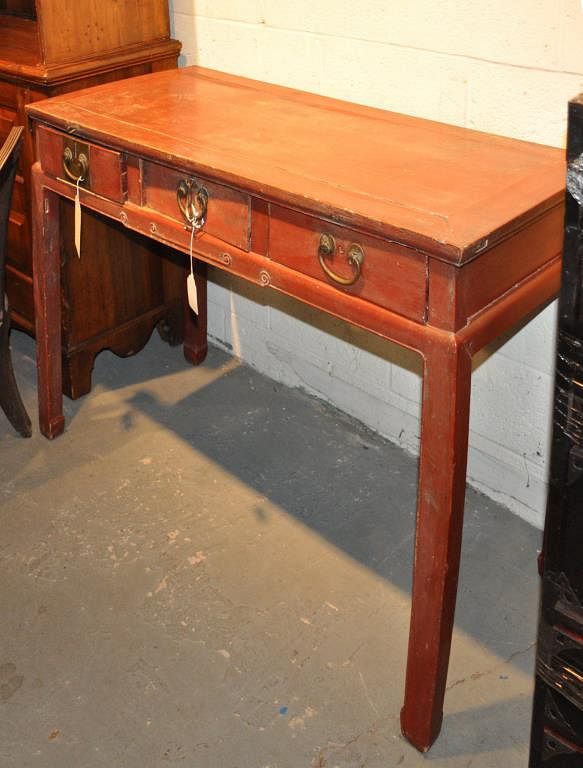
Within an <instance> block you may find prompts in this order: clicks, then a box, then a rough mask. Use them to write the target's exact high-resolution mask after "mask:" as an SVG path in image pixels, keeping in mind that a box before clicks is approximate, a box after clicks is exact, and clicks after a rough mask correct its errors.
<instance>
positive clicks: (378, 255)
mask: <svg viewBox="0 0 583 768" xmlns="http://www.w3.org/2000/svg"><path fill="white" fill-rule="evenodd" d="M322 235H325V236H331V238H330V239H328V241H327V242H328V243H331V244H332V253H331V254H330V255H329V256H324V255H323V254H322V253H321V251H320V244H321V241H322V240H321V239H322ZM353 246H357V248H356V250H355V253H356V254H359V253H360V255H361V256H362V264H361V266H360V267H358V265H357V264H356V263H353V264H352V265H351V264H350V263H349V261H348V257H349V253H350V252H351V249H352V247H353ZM269 257H270V258H271V259H272V260H273V261H277V262H278V263H280V264H285V265H286V266H288V267H291V268H292V269H295V270H297V271H298V272H301V273H302V274H305V275H309V276H310V277H315V278H317V279H318V280H322V281H323V282H327V283H329V284H331V285H335V286H336V287H337V288H338V290H339V291H343V292H346V293H350V294H353V295H355V296H360V297H361V298H363V299H365V300H366V301H370V302H372V303H373V304H378V305H379V306H381V307H385V308H386V309H390V310H393V311H394V312H398V313H399V314H401V315H404V316H405V317H409V318H411V319H413V320H417V321H424V320H425V317H426V304H427V258H426V257H425V256H424V255H423V254H421V253H419V252H417V251H414V250H413V249H411V248H406V247H405V246H402V245H399V244H397V243H390V242H386V241H384V240H381V239H379V238H376V237H370V236H368V235H362V234H360V233H359V232H356V231H354V230H352V229H349V228H348V227H344V226H340V225H338V224H330V223H329V222H327V221H321V220H320V219H317V218H315V217H313V216H308V215H305V214H302V213H298V212H297V211H291V210H289V209H287V208H281V207H279V206H275V205H272V206H271V216H270V225H269ZM357 258H359V257H357ZM320 260H322V261H323V266H322V265H321V263H320ZM325 269H326V270H328V273H329V274H326V272H325ZM355 278H356V280H355V281H354V283H353V284H352V285H345V284H342V283H341V282H339V281H342V280H344V281H351V280H354V279H355Z"/></svg>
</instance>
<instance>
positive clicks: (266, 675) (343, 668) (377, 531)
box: [0, 332, 540, 768]
mask: <svg viewBox="0 0 583 768" xmlns="http://www.w3.org/2000/svg"><path fill="white" fill-rule="evenodd" d="M12 346H13V359H14V363H15V368H16V371H17V375H18V378H19V381H20V383H21V389H22V392H23V395H24V397H25V399H26V402H27V405H28V408H29V412H30V413H31V415H32V417H33V422H34V426H35V434H34V436H33V438H32V439H31V440H23V439H21V438H19V437H17V436H15V434H14V433H13V432H12V430H11V429H10V427H9V425H8V424H7V422H6V420H5V418H4V417H3V414H0V417H1V418H0V448H1V450H2V462H1V466H0V530H1V532H2V535H1V537H0V578H1V580H2V590H1V592H0V612H1V613H0V615H1V616H2V622H1V625H0V765H1V766H3V768H9V767H12V766H15V767H18V768H26V767H27V766H40V767H41V768H57V767H58V768H69V767H70V768H94V767H95V768H101V767H105V766H107V768H150V767H151V766H154V767H155V766H165V765H167V764H170V763H178V764H180V765H184V766H192V767H193V768H207V767H208V768H223V767H224V768H267V767H268V766H269V768H304V767H305V768H334V767H336V766H337V767H338V768H357V767H358V766H366V768H377V767H380V766H383V768H387V766H388V767H392V766H402V767H403V768H412V767H413V766H421V765H424V764H425V763H427V764H429V765H432V766H435V768H438V767H441V766H450V767H451V768H454V767H457V766H460V767H463V768H470V766H471V768H501V767H504V768H520V767H521V766H524V767H525V766H526V765H527V744H528V730H529V720H530V706H531V699H530V697H531V677H532V664H533V644H534V638H535V626H536V610H537V593H538V579H537V575H536V563H535V559H536V552H537V546H538V545H539V542H540V533H539V532H538V531H536V530H534V529H532V528H531V527H529V526H528V525H527V524H526V523H523V522H522V521H521V520H519V519H518V518H516V517H514V516H513V515H511V514H510V513H509V512H508V511H507V510H505V509H504V508H501V507H499V506H497V505H496V504H494V503H493V502H491V501H489V500H488V499H486V498H484V497H483V496H480V495H478V494H477V493H475V492H473V491H471V490H469V491H468V494H467V502H466V530H465V540H464V551H463V564H462V575H461V588H460V595H459V602H458V611H457V614H456V630H455V636H454V643H453V649H452V660H451V666H450V677H449V684H448V692H447V697H446V708H445V718H444V724H443V731H442V735H441V737H440V738H439V740H438V741H437V743H436V744H435V746H434V747H433V749H432V750H431V751H430V752H429V753H428V755H426V756H422V755H420V754H418V753H417V752H416V751H415V750H414V749H413V748H412V747H410V746H409V744H408V743H407V742H405V741H404V740H403V738H402V737H401V736H400V733H399V720H398V716H399V709H400V706H401V697H402V692H403V670H404V661H405V651H406V640H407V630H408V618H409V601H410V571H411V547H412V530H413V517H414V508H415V489H416V462H415V460H414V459H412V458H411V457H409V456H407V455H405V454H404V453H403V452H402V451H400V450H399V449H398V448H396V447H394V446H392V445H390V444H387V443H386V442H384V441H383V440H382V439H380V438H379V437H377V436H376V435H374V434H372V433H370V432H369V431H367V430H366V429H364V428H363V427H362V426H361V425H359V424H358V423H357V422H355V421H353V420H351V419H350V418H348V417H346V416H344V415H343V414H341V413H339V412H337V411H335V410H334V409H332V408H330V407H328V406H327V405H324V404H323V403H321V402H319V401H317V400H315V399H312V398H310V397H308V396H306V395H305V394H303V393H302V392H299V391H295V390H289V389H286V388H284V387H281V386H279V385H278V384H275V383H274V382H273V381H270V380H269V379H266V378H264V377H263V376H261V375H259V374H257V373H256V372H255V371H253V370H250V369H249V368H247V367H245V366H244V365H240V364H239V363H238V362H237V361H236V360H234V359H231V358H229V357H228V356H227V355H225V354H224V353H222V352H220V351H218V350H216V349H212V350H211V352H210V354H209V358H208V360H207V362H206V363H205V365H204V366H202V367H200V368H197V369H192V368H189V367H188V366H187V364H186V363H185V362H184V361H183V359H182V355H181V351H180V349H171V348H169V347H167V346H166V345H164V344H163V343H162V342H161V341H160V340H159V339H158V337H157V336H156V335H154V337H153V338H152V339H151V341H150V342H149V343H148V345H147V346H146V348H145V349H144V350H143V351H142V352H141V353H140V354H139V355H137V356H136V357H133V358H130V359H126V360H120V359H118V358H116V357H115V356H113V355H112V354H110V353H103V354H102V355H100V356H99V358H98V360H97V364H96V368H95V372H94V389H93V392H92V394H91V395H90V396H88V397H85V398H83V399H81V400H80V401H77V402H71V401H68V400H67V401H66V417H67V423H68V429H67V432H66V434H65V435H64V436H62V437H61V438H59V439H58V440H56V441H55V442H53V443H50V442H48V441H47V440H45V439H44V438H42V437H40V436H39V433H38V429H37V428H36V427H37V425H36V411H35V408H36V403H35V397H36V393H35V389H34V382H35V372H34V345H33V343H32V342H31V340H30V339H28V337H26V336H24V335H23V334H20V333H16V332H15V333H13V335H12Z"/></svg>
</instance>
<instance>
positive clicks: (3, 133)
mask: <svg viewBox="0 0 583 768" xmlns="http://www.w3.org/2000/svg"><path fill="white" fill-rule="evenodd" d="M16 122H17V121H16V112H15V111H14V110H13V109H8V108H7V107H5V106H2V105H0V141H4V139H5V138H6V137H7V136H8V134H9V133H10V129H11V128H12V127H13V126H14V125H16Z"/></svg>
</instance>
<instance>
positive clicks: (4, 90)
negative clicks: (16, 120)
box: [0, 83, 21, 109]
mask: <svg viewBox="0 0 583 768" xmlns="http://www.w3.org/2000/svg"><path fill="white" fill-rule="evenodd" d="M19 90H21V89H20V88H19V86H17V85H13V84H12V83H0V105H1V106H3V107H13V108H14V109H17V107H18V91H19Z"/></svg>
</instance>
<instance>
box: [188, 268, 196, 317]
mask: <svg viewBox="0 0 583 768" xmlns="http://www.w3.org/2000/svg"><path fill="white" fill-rule="evenodd" d="M186 291H187V293H188V303H189V304H190V308H191V309H192V311H193V312H194V313H195V314H197V315H198V294H197V290H196V283H195V281H194V275H193V274H192V272H191V273H190V274H189V275H188V277H187V278H186Z"/></svg>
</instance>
